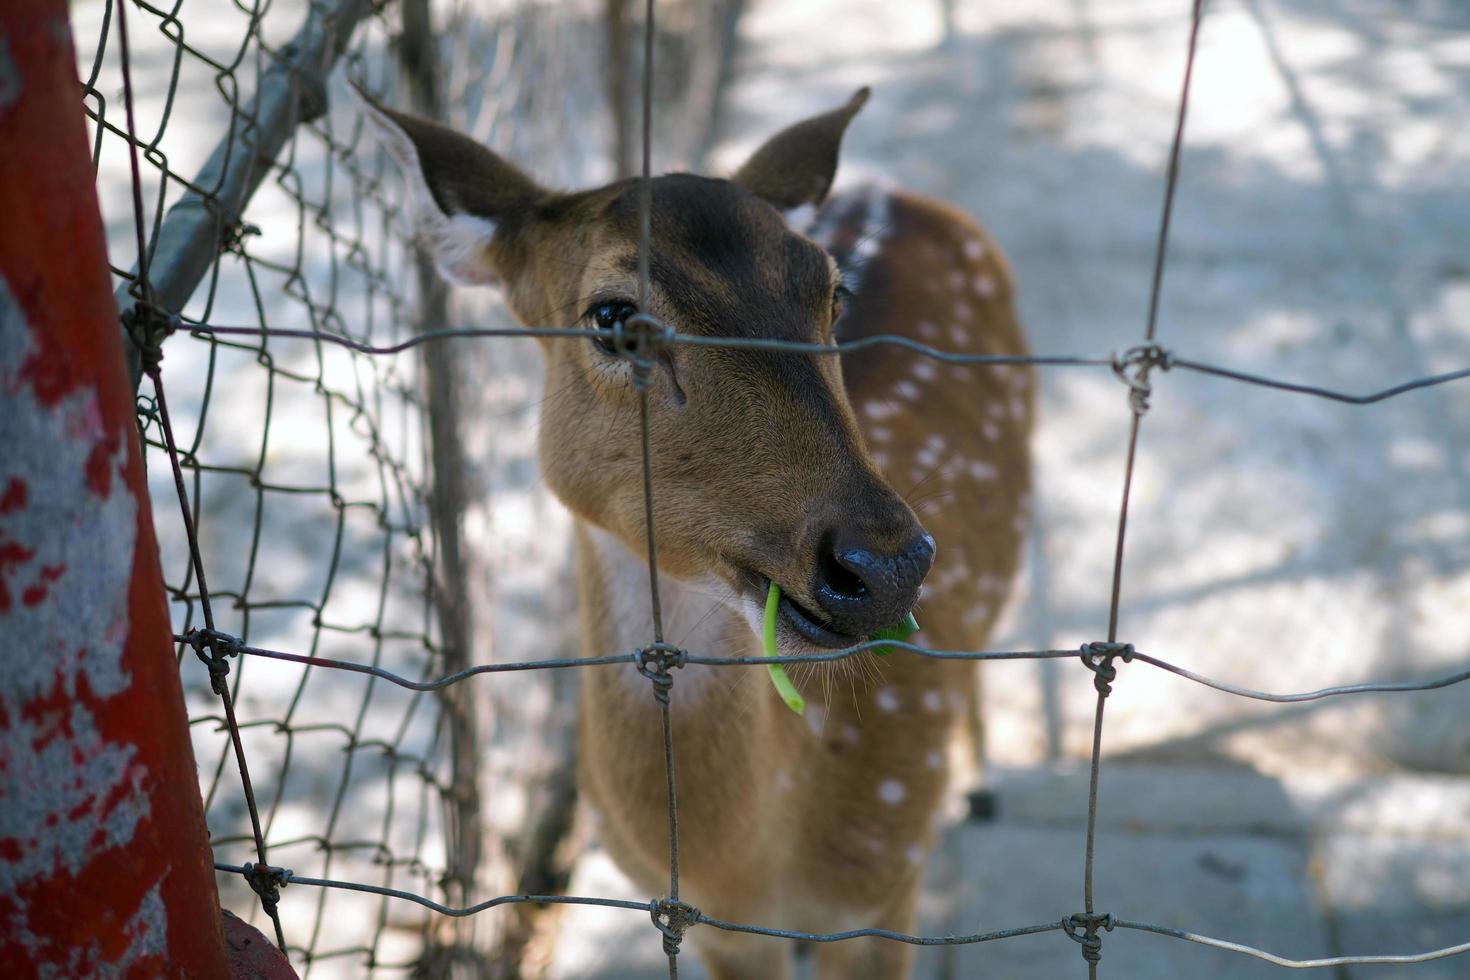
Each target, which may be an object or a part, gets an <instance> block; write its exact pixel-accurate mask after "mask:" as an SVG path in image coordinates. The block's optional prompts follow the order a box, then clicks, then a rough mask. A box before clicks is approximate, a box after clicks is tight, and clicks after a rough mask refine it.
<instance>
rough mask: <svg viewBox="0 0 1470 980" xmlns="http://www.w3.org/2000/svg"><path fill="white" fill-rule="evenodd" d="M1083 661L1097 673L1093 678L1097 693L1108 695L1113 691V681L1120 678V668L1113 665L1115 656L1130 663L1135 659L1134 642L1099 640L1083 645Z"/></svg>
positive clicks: (1089, 668)
mask: <svg viewBox="0 0 1470 980" xmlns="http://www.w3.org/2000/svg"><path fill="white" fill-rule="evenodd" d="M1081 652H1082V663H1083V664H1084V665H1086V667H1087V669H1088V670H1090V671H1092V672H1093V674H1094V675H1095V676H1094V677H1093V678H1092V686H1093V687H1095V688H1097V693H1099V694H1101V695H1102V696H1103V697H1107V696H1108V695H1109V694H1112V693H1113V681H1115V680H1117V679H1118V668H1117V667H1115V666H1113V658H1115V657H1118V658H1121V659H1122V661H1123V662H1124V663H1125V664H1126V663H1130V662H1131V661H1132V660H1133V653H1134V651H1133V644H1131V643H1113V642H1111V641H1103V640H1097V641H1094V642H1092V643H1084V644H1083V645H1082V651H1081Z"/></svg>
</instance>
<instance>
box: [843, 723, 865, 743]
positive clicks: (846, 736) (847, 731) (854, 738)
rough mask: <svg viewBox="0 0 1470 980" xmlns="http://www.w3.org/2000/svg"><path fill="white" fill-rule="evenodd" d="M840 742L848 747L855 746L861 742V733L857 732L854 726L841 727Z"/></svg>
mask: <svg viewBox="0 0 1470 980" xmlns="http://www.w3.org/2000/svg"><path fill="white" fill-rule="evenodd" d="M842 740H843V741H844V742H846V743H847V744H848V745H856V744H858V742H859V741H861V740H862V733H860V732H859V731H858V727H857V726H856V725H843V726H842Z"/></svg>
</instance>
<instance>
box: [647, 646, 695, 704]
mask: <svg viewBox="0 0 1470 980" xmlns="http://www.w3.org/2000/svg"><path fill="white" fill-rule="evenodd" d="M688 659H689V651H687V650H685V649H684V648H683V647H676V646H674V645H673V644H672V643H650V644H649V645H648V646H646V647H644V648H643V649H642V650H639V651H638V673H640V674H642V675H643V676H644V677H647V678H648V679H649V680H650V681H652V682H653V696H654V697H655V698H656V699H657V700H658V701H659V703H661V704H668V703H669V688H671V687H673V686H674V678H673V677H672V676H671V675H670V674H669V671H670V670H673V669H674V668H675V667H683V666H684V663H685V661H687V660H688Z"/></svg>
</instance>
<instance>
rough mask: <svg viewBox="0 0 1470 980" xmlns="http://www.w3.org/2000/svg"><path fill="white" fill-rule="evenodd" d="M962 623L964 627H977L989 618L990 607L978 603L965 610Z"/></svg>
mask: <svg viewBox="0 0 1470 980" xmlns="http://www.w3.org/2000/svg"><path fill="white" fill-rule="evenodd" d="M963 618H964V621H965V625H966V626H979V625H981V624H982V623H984V622H985V621H986V620H987V619H989V618H990V607H989V606H987V605H986V604H985V603H983V602H980V603H976V604H975V605H973V606H971V607H970V608H969V609H966V610H965V615H964V617H963Z"/></svg>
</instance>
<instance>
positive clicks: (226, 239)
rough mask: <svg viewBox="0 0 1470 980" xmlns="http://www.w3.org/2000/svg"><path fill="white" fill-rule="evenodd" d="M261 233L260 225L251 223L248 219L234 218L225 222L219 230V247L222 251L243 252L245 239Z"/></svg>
mask: <svg viewBox="0 0 1470 980" xmlns="http://www.w3.org/2000/svg"><path fill="white" fill-rule="evenodd" d="M259 234H261V230H260V226H258V225H252V224H251V223H250V222H248V221H241V220H236V221H233V222H229V223H227V224H226V225H225V226H224V228H223V229H221V230H220V236H219V238H220V241H219V247H220V250H221V251H223V252H243V251H244V249H245V239H246V238H251V237H254V236H256V235H259Z"/></svg>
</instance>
